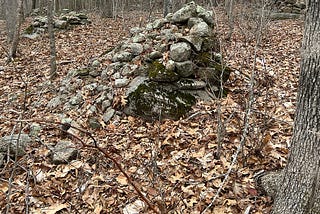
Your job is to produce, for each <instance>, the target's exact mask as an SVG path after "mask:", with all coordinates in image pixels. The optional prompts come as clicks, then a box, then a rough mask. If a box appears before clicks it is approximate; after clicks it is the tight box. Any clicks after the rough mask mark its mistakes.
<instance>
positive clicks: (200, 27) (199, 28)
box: [190, 22, 210, 37]
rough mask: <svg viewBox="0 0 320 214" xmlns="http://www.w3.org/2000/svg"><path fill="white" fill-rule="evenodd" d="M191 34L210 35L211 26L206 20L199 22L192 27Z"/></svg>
mask: <svg viewBox="0 0 320 214" xmlns="http://www.w3.org/2000/svg"><path fill="white" fill-rule="evenodd" d="M190 34H191V35H197V36H200V37H205V36H209V35H210V28H209V26H208V24H207V23H205V22H199V23H197V24H195V25H194V26H193V27H192V28H191V29H190Z"/></svg>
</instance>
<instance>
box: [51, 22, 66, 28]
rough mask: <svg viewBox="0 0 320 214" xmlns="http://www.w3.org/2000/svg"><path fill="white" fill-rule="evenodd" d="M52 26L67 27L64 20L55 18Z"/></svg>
mask: <svg viewBox="0 0 320 214" xmlns="http://www.w3.org/2000/svg"><path fill="white" fill-rule="evenodd" d="M54 27H55V28H59V29H67V27H68V22H67V21H65V20H55V21H54Z"/></svg>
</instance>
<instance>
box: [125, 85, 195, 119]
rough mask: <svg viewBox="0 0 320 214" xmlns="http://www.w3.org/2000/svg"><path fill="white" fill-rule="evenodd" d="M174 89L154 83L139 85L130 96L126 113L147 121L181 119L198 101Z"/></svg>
mask: <svg viewBox="0 0 320 214" xmlns="http://www.w3.org/2000/svg"><path fill="white" fill-rule="evenodd" d="M173 87H174V86H171V85H165V84H164V85H162V84H159V83H154V82H150V83H143V84H141V85H139V86H138V88H137V89H136V90H135V91H133V92H131V93H130V94H129V96H128V105H127V106H126V108H125V112H126V113H127V114H132V115H137V116H141V117H142V118H144V119H146V120H157V119H159V118H160V119H163V118H170V119H175V120H177V119H179V118H180V117H182V116H184V115H185V114H186V113H187V112H188V111H190V109H191V107H192V106H193V105H194V104H195V102H196V99H195V97H194V96H192V95H190V94H188V93H184V92H182V91H177V90H174V88H173Z"/></svg>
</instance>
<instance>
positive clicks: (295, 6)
mask: <svg viewBox="0 0 320 214" xmlns="http://www.w3.org/2000/svg"><path fill="white" fill-rule="evenodd" d="M274 5H275V7H276V8H277V10H278V12H281V13H293V14H303V13H304V11H305V8H306V3H305V1H304V0H275V1H274Z"/></svg>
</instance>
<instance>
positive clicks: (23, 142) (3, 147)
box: [0, 134, 31, 157]
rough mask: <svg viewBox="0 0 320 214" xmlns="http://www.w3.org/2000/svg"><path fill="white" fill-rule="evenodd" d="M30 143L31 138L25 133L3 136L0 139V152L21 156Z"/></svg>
mask: <svg viewBox="0 0 320 214" xmlns="http://www.w3.org/2000/svg"><path fill="white" fill-rule="evenodd" d="M29 143H31V138H30V137H29V135H27V134H14V135H8V136H4V137H2V138H1V140H0V153H7V152H8V151H9V154H10V155H12V156H14V155H17V156H18V157H21V156H23V155H24V154H25V149H26V147H27V145H28V144H29Z"/></svg>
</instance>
